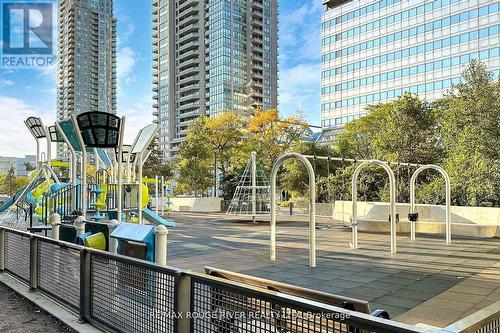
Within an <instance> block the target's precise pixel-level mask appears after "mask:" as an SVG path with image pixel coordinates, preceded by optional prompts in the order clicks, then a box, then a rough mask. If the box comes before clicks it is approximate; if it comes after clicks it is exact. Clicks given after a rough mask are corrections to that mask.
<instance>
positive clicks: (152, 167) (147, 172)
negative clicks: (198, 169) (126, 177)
mask: <svg viewBox="0 0 500 333" xmlns="http://www.w3.org/2000/svg"><path fill="white" fill-rule="evenodd" d="M149 150H150V151H151V153H150V154H149V157H148V159H147V160H146V162H145V163H144V168H143V174H144V176H145V177H149V178H155V176H159V177H161V176H163V177H165V178H166V179H170V178H172V177H173V176H174V171H175V166H176V165H175V162H174V161H172V160H169V161H165V160H164V159H163V154H162V152H161V150H160V148H159V147H158V141H157V140H155V141H153V143H152V144H151V145H150V146H149Z"/></svg>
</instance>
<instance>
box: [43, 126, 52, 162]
mask: <svg viewBox="0 0 500 333" xmlns="http://www.w3.org/2000/svg"><path fill="white" fill-rule="evenodd" d="M43 128H44V131H45V138H46V139H47V165H48V166H49V167H50V160H51V159H52V141H50V132H49V128H48V127H47V126H43Z"/></svg>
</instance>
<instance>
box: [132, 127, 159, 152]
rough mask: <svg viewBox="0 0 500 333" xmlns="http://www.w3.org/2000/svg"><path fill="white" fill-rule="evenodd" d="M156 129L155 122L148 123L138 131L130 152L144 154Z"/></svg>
mask: <svg viewBox="0 0 500 333" xmlns="http://www.w3.org/2000/svg"><path fill="white" fill-rule="evenodd" d="M157 129H158V125H157V124H150V125H148V126H146V127H144V128H143V129H141V131H140V132H139V134H138V135H137V138H136V139H135V142H134V146H133V147H132V154H137V153H141V154H144V152H145V150H146V149H147V148H148V147H149V145H150V144H151V142H152V141H153V139H154V136H155V135H156V131H157Z"/></svg>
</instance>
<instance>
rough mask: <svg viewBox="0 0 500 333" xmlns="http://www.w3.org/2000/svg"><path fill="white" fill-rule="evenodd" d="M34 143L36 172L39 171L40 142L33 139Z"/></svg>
mask: <svg viewBox="0 0 500 333" xmlns="http://www.w3.org/2000/svg"><path fill="white" fill-rule="evenodd" d="M35 141H36V172H38V171H39V170H40V142H38V139H35Z"/></svg>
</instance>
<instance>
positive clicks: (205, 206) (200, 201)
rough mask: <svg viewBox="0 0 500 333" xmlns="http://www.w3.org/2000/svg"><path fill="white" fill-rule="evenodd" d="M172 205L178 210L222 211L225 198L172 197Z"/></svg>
mask: <svg viewBox="0 0 500 333" xmlns="http://www.w3.org/2000/svg"><path fill="white" fill-rule="evenodd" d="M170 201H171V202H172V205H171V207H172V208H173V210H174V211H176V212H199V213H210V212H211V213H214V212H220V211H221V208H222V201H223V198H171V199H170Z"/></svg>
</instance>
